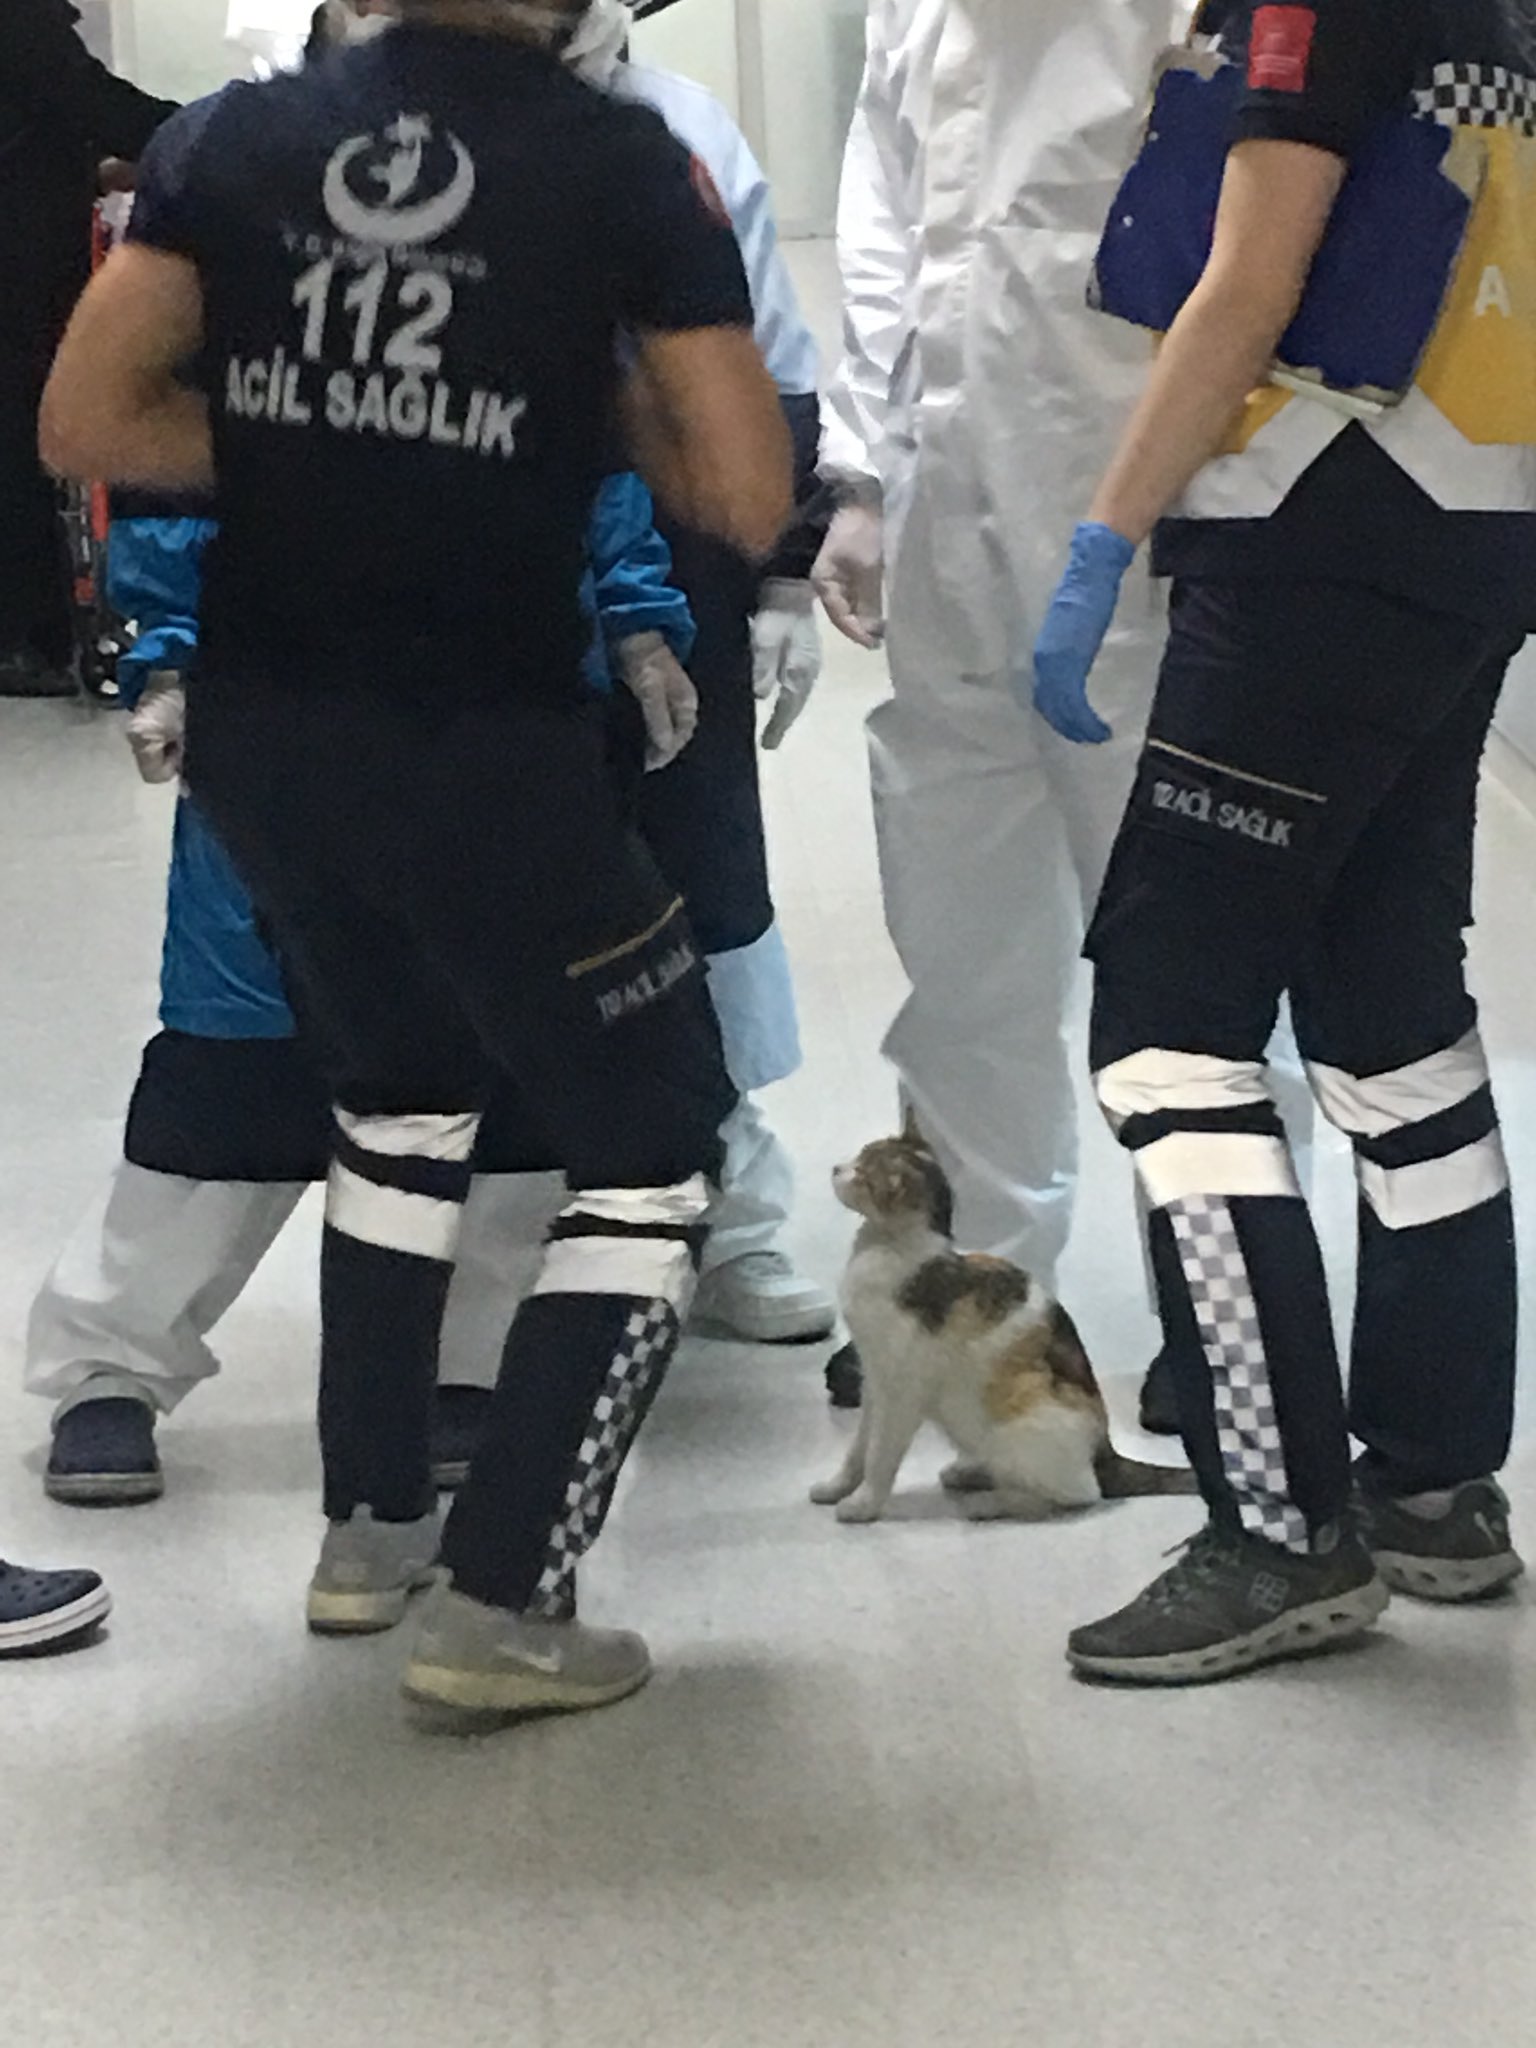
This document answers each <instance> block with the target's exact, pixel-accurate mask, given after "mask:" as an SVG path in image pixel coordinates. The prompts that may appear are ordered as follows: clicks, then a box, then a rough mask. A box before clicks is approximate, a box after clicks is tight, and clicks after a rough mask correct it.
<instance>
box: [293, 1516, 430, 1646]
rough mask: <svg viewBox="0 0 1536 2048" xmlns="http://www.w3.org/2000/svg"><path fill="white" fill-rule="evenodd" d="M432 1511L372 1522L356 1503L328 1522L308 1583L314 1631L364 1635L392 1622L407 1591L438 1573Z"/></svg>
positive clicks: (402, 1613) (406, 1600) (394, 1624)
mask: <svg viewBox="0 0 1536 2048" xmlns="http://www.w3.org/2000/svg"><path fill="white" fill-rule="evenodd" d="M438 1542H439V1531H438V1525H437V1517H436V1515H424V1516H423V1517H422V1519H421V1520H420V1521H419V1522H376V1521H375V1520H374V1518H373V1510H372V1509H371V1508H359V1509H358V1510H357V1512H356V1514H354V1515H353V1517H352V1519H351V1520H350V1521H349V1522H332V1523H331V1525H330V1527H329V1528H328V1529H327V1530H326V1532H325V1542H324V1544H323V1545H322V1546H321V1550H320V1562H319V1563H318V1564H317V1565H316V1566H315V1576H314V1577H313V1579H311V1581H310V1585H309V1625H310V1627H311V1629H313V1631H314V1632H315V1634H316V1635H319V1636H368V1635H377V1634H379V1633H381V1632H382V1631H383V1630H384V1629H388V1628H396V1627H398V1626H399V1624H400V1623H401V1622H402V1621H404V1619H405V1610H406V1608H407V1606H408V1605H409V1603H410V1598H411V1595H412V1594H413V1593H414V1592H416V1591H418V1589H419V1588H421V1587H422V1586H429V1585H431V1583H432V1581H433V1579H434V1578H435V1577H436V1576H437V1550H438Z"/></svg>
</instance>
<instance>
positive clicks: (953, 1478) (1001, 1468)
mask: <svg viewBox="0 0 1536 2048" xmlns="http://www.w3.org/2000/svg"><path fill="white" fill-rule="evenodd" d="M832 1184H833V1187H834V1188H835V1189H836V1191H837V1195H838V1198H839V1200H840V1201H842V1202H843V1203H844V1204H845V1205H846V1206H847V1207H848V1208H850V1209H852V1210H853V1212H854V1213H855V1215H857V1216H859V1217H861V1218H862V1219H863V1220H862V1225H861V1228H860V1230H859V1234H858V1237H857V1239H856V1241H855V1243H854V1247H853V1255H852V1257H851V1258H850V1260H849V1262H848V1271H847V1273H846V1275H845V1276H844V1280H843V1313H844V1315H845V1316H846V1317H847V1321H848V1329H849V1333H850V1334H851V1336H852V1338H853V1341H854V1343H855V1344H856V1346H857V1347H858V1352H859V1357H860V1359H861V1361H862V1362H863V1367H864V1402H863V1407H862V1410H861V1412H860V1416H859V1430H858V1435H857V1437H856V1438H855V1439H854V1442H853V1445H852V1447H851V1449H850V1450H849V1453H848V1456H847V1458H846V1459H845V1460H844V1462H843V1468H842V1470H841V1471H840V1472H839V1473H838V1475H837V1477H836V1478H835V1479H832V1480H829V1481H827V1482H826V1483H825V1484H824V1485H821V1486H817V1487H815V1488H813V1490H812V1493H811V1498H812V1500H814V1501H816V1502H818V1503H820V1504H821V1505H823V1506H828V1507H830V1506H831V1505H833V1504H834V1503H835V1504H836V1506H837V1513H838V1519H839V1520H840V1521H844V1522H877V1521H878V1520H879V1519H880V1517H881V1515H882V1514H883V1513H884V1512H885V1508H886V1505H887V1503H888V1502H889V1500H890V1497H891V1490H892V1488H893V1487H894V1486H895V1484H896V1477H897V1474H898V1473H899V1472H900V1470H901V1464H902V1460H903V1459H904V1458H905V1457H906V1455H907V1452H908V1450H909V1449H910V1448H911V1444H912V1439H913V1438H914V1437H915V1436H916V1435H917V1432H918V1430H919V1429H920V1428H921V1427H922V1425H923V1423H925V1422H936V1423H937V1424H938V1425H939V1427H940V1428H941V1429H942V1430H943V1431H944V1432H945V1433H946V1435H947V1436H948V1437H949V1439H950V1441H951V1442H952V1443H953V1444H954V1446H955V1449H956V1450H957V1451H958V1452H959V1454H960V1455H959V1457H958V1459H957V1460H956V1461H955V1463H953V1464H952V1465H950V1466H948V1467H947V1468H946V1470H945V1471H944V1473H943V1475H942V1476H943V1483H944V1486H945V1488H946V1489H947V1490H948V1491H949V1492H951V1493H953V1494H955V1495H957V1496H958V1497H959V1498H960V1499H961V1501H962V1504H963V1506H964V1509H965V1511H966V1513H967V1514H969V1515H970V1516H971V1517H972V1518H973V1519H975V1520H978V1521H979V1520H992V1519H996V1518H1000V1517H1003V1516H1009V1515H1018V1516H1033V1517H1038V1516H1040V1515H1041V1514H1043V1513H1047V1512H1049V1511H1051V1510H1053V1509H1060V1508H1082V1507H1090V1506H1092V1505H1093V1504H1094V1503H1095V1502H1097V1501H1101V1500H1115V1499H1123V1498H1125V1497H1127V1496H1129V1495H1132V1494H1159V1493H1192V1492H1194V1490H1195V1482H1194V1475H1193V1474H1192V1473H1191V1472H1189V1471H1188V1470H1185V1469H1178V1468H1173V1467H1169V1466H1166V1465H1147V1464H1142V1463H1140V1462H1139V1461H1138V1460H1136V1459H1134V1458H1123V1457H1121V1455H1120V1453H1119V1452H1118V1451H1117V1450H1116V1449H1115V1448H1114V1446H1113V1444H1112V1443H1111V1442H1110V1437H1109V1415H1108V1411H1107V1410H1106V1408H1105V1406H1104V1397H1103V1395H1102V1394H1101V1393H1100V1392H1099V1386H1098V1382H1097V1380H1096V1379H1095V1378H1094V1374H1093V1367H1092V1366H1091V1365H1090V1364H1089V1362H1088V1355H1087V1353H1086V1352H1085V1351H1084V1349H1083V1345H1082V1340H1081V1338H1080V1337H1079V1336H1078V1334H1077V1331H1076V1329H1075V1328H1074V1326H1073V1323H1072V1318H1071V1317H1070V1316H1069V1315H1068V1314H1067V1312H1066V1310H1065V1309H1064V1308H1063V1307H1062V1306H1061V1304H1060V1303H1059V1302H1057V1301H1054V1300H1053V1299H1052V1298H1051V1296H1050V1295H1049V1294H1048V1293H1047V1292H1046V1290H1045V1289H1044V1288H1043V1287H1040V1286H1039V1285H1037V1283H1036V1282H1034V1281H1033V1280H1031V1279H1030V1277H1029V1275H1028V1274H1027V1273H1025V1272H1022V1271H1021V1270H1020V1269H1019V1267H1017V1266H1014V1265H1010V1264H1009V1262H1008V1261H1007V1260H1006V1259H993V1258H984V1257H980V1256H977V1255H974V1254H973V1255H965V1254H962V1253H960V1252H957V1251H956V1250H955V1248H954V1245H953V1242H952V1240H951V1229H952V1211H953V1199H952V1196H951V1194H950V1188H949V1183H948V1181H947V1180H946V1179H945V1177H944V1171H943V1168H942V1167H941V1166H940V1165H939V1162H938V1160H937V1159H936V1158H935V1157H934V1155H933V1153H932V1152H931V1151H930V1150H929V1149H928V1147H927V1145H926V1144H924V1142H923V1140H922V1138H921V1137H920V1136H919V1134H918V1133H917V1131H916V1130H915V1129H914V1128H913V1127H912V1126H911V1124H910V1123H909V1125H908V1128H907V1130H906V1132H905V1133H904V1134H903V1136H901V1137H899V1138H887V1139H884V1140H882V1141H881V1142H880V1143H879V1144H875V1145H870V1146H867V1147H866V1148H865V1150H864V1151H863V1152H862V1153H860V1155H859V1157H858V1159H857V1160H855V1162H854V1163H853V1165H851V1166H840V1167H839V1168H838V1169H837V1171H836V1172H835V1173H834V1174H833V1176H832Z"/></svg>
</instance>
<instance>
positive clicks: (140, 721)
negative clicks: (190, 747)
mask: <svg viewBox="0 0 1536 2048" xmlns="http://www.w3.org/2000/svg"><path fill="white" fill-rule="evenodd" d="M186 731H187V693H186V689H185V687H184V686H183V684H182V680H181V677H180V675H179V674H178V673H177V672H176V670H175V669H170V668H156V669H151V670H150V673H149V681H148V682H147V683H146V684H145V685H144V694H143V695H142V696H141V697H140V698H139V701H138V703H137V704H135V706H134V707H133V710H132V711H131V712H130V713H129V716H128V744H129V746H130V747H132V749H133V758H134V762H135V765H136V766H137V768H138V771H139V773H140V774H141V775H142V776H143V778H144V780H145V781H146V782H174V781H175V780H176V778H177V776H178V775H180V773H181V763H182V756H183V754H184V752H185V750H186Z"/></svg>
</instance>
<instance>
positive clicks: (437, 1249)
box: [320, 1109, 480, 1521]
mask: <svg viewBox="0 0 1536 2048" xmlns="http://www.w3.org/2000/svg"><path fill="white" fill-rule="evenodd" d="M479 1122H480V1119H479V1117H478V1116H477V1115H476V1114H475V1113H474V1112H472V1111H465V1112H462V1113H458V1114H453V1115H429V1114H415V1115H404V1114H402V1115H394V1116H355V1115H351V1114H349V1113H348V1112H347V1111H346V1110H344V1109H338V1110H337V1111H336V1154H335V1160H334V1162H333V1164H332V1167H331V1175H330V1180H329V1182H328V1184H327V1187H326V1198H325V1236H324V1240H323V1244H322V1248H321V1255H320V1305H321V1327H322V1332H323V1336H322V1342H321V1354H320V1444H321V1450H322V1453H323V1455H324V1461H325V1512H326V1514H327V1516H328V1517H329V1518H330V1519H331V1520H332V1521H344V1520H345V1519H346V1518H347V1517H348V1516H349V1515H350V1514H351V1513H352V1512H353V1510H354V1509H356V1508H359V1507H370V1508H372V1509H373V1511H374V1512H375V1514H377V1515H379V1516H381V1517H382V1518H383V1519H384V1520H386V1521H411V1520H414V1519H415V1518H416V1517H418V1516H420V1515H424V1514H427V1513H429V1512H430V1510H431V1507H432V1503H433V1500H434V1498H435V1494H434V1491H433V1487H432V1480H431V1473H430V1455H429V1444H430V1432H431V1416H432V1388H433V1380H434V1372H433V1367H434V1363H435V1360H436V1357H437V1346H438V1337H439V1332H440V1330H441V1327H442V1320H443V1311H444V1308H445V1307H446V1305H447V1299H448V1283H449V1279H450V1277H451V1275H452V1272H453V1258H454V1252H455V1248H456V1246H457V1242H458V1234H459V1224H460V1220H461V1218H462V1215H463V1209H464V1200H465V1197H466V1196H467V1194H468V1193H469V1182H470V1158H471V1154H472V1153H473V1151H474V1144H475V1133H476V1131H477V1129H478V1127H479Z"/></svg>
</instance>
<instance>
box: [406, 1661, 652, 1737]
mask: <svg viewBox="0 0 1536 2048" xmlns="http://www.w3.org/2000/svg"><path fill="white" fill-rule="evenodd" d="M650 1676H651V1666H650V1664H649V1663H647V1664H646V1665H645V1666H644V1668H643V1669H642V1670H639V1671H632V1672H630V1673H629V1674H628V1676H627V1677H625V1678H622V1679H615V1680H614V1681H613V1682H612V1683H611V1684H609V1685H579V1684H575V1683H572V1682H571V1681H569V1680H563V1679H561V1678H559V1677H557V1676H545V1674H544V1673H542V1672H538V1671H518V1672H506V1671H502V1672H494V1671H463V1670H458V1669H456V1668H455V1667H454V1666H452V1665H449V1664H412V1665H411V1666H410V1667H409V1669H408V1670H407V1672H406V1674H405V1684H404V1688H403V1690H404V1693H405V1697H406V1699H407V1701H408V1702H409V1703H410V1705H411V1706H412V1708H414V1709H415V1710H416V1712H417V1715H418V1718H419V1719H420V1720H421V1722H422V1725H423V1726H425V1727H428V1728H430V1729H431V1730H432V1732H434V1733H437V1734H444V1735H475V1734H482V1733H485V1732H487V1731H488V1730H491V1729H495V1728H499V1727H504V1726H505V1725H506V1724H507V1723H508V1722H509V1721H522V1720H528V1719H531V1718H532V1717H533V1716H535V1715H538V1714H581V1713H586V1712H588V1711H590V1710H591V1709H593V1708H596V1707H614V1706H617V1705H618V1703H619V1702H620V1700H627V1699H629V1698H631V1697H632V1696H633V1695H634V1694H635V1693H637V1692H639V1691H640V1689H641V1687H642V1686H644V1685H645V1684H646V1683H647V1682H648V1680H649V1679H650Z"/></svg>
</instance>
